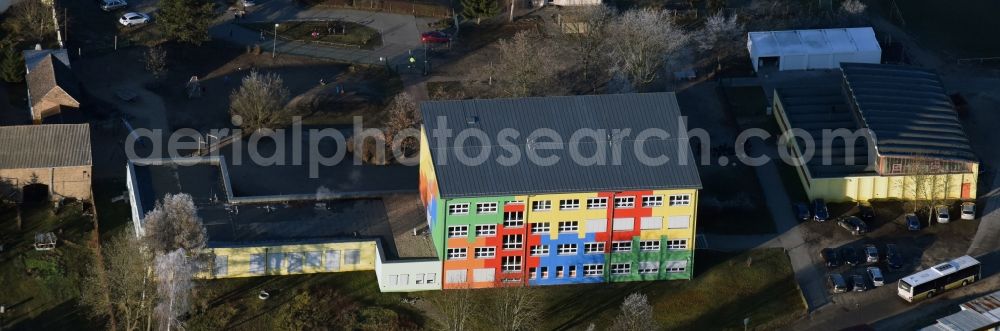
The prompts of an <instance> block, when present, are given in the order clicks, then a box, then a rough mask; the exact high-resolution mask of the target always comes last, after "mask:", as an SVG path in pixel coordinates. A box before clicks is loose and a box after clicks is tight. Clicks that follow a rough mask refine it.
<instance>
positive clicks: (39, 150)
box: [0, 124, 92, 169]
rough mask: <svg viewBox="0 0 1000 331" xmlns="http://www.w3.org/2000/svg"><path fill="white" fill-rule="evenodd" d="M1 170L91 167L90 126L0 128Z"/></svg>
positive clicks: (60, 125) (48, 125) (46, 125)
mask: <svg viewBox="0 0 1000 331" xmlns="http://www.w3.org/2000/svg"><path fill="white" fill-rule="evenodd" d="M0 150H3V153H0V169H30V168H50V167H73V166H89V165H91V163H92V162H91V157H90V125H89V124H44V125H18V126H4V127H0Z"/></svg>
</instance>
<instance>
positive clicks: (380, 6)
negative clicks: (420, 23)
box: [321, 0, 452, 18]
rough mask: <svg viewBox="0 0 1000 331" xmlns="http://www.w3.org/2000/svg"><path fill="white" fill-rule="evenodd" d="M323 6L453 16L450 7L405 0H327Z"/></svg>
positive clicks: (418, 14) (417, 14)
mask: <svg viewBox="0 0 1000 331" xmlns="http://www.w3.org/2000/svg"><path fill="white" fill-rule="evenodd" d="M321 4H323V5H327V6H332V7H342V8H351V9H358V10H371V11H384V12H387V13H395V14H410V15H414V16H428V17H439V18H448V17H451V15H452V9H451V7H450V6H448V5H443V4H439V3H430V2H418V1H405V0H326V1H324V2H322V3H321Z"/></svg>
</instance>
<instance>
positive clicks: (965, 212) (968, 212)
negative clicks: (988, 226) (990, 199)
mask: <svg viewBox="0 0 1000 331" xmlns="http://www.w3.org/2000/svg"><path fill="white" fill-rule="evenodd" d="M962 219H963V220H973V219H976V203H975V202H963V203H962Z"/></svg>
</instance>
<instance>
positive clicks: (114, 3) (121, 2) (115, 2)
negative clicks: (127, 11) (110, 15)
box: [101, 0, 128, 11]
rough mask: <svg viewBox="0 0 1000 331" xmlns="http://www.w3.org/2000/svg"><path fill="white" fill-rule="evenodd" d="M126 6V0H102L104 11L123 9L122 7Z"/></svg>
mask: <svg viewBox="0 0 1000 331" xmlns="http://www.w3.org/2000/svg"><path fill="white" fill-rule="evenodd" d="M125 6H128V2H125V0H103V1H101V10H103V11H112V10H116V9H121V8H125Z"/></svg>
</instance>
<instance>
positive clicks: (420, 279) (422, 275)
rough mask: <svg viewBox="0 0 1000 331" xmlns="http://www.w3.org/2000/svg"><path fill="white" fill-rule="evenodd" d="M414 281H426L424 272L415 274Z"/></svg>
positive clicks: (415, 282) (421, 282)
mask: <svg viewBox="0 0 1000 331" xmlns="http://www.w3.org/2000/svg"><path fill="white" fill-rule="evenodd" d="M413 283H414V284H423V283H424V274H416V275H413Z"/></svg>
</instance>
